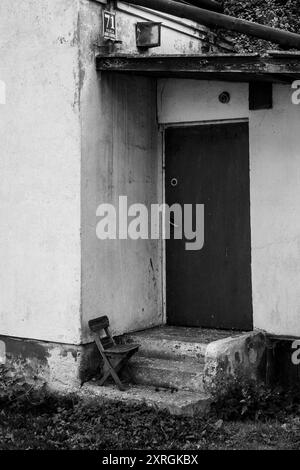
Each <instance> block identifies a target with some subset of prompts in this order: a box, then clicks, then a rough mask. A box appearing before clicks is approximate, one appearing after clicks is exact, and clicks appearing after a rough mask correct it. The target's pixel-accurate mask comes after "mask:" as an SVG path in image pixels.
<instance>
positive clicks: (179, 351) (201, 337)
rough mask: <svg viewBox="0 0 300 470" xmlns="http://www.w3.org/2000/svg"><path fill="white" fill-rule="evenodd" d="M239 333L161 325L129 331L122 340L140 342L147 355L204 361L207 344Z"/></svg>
mask: <svg viewBox="0 0 300 470" xmlns="http://www.w3.org/2000/svg"><path fill="white" fill-rule="evenodd" d="M235 334H239V333H236V332H229V331H225V330H211V329H205V328H185V327H172V326H160V327H155V328H151V329H148V330H144V331H138V332H135V333H129V334H126V335H124V336H123V338H122V341H124V342H134V343H139V344H140V345H141V348H140V350H139V354H141V355H143V356H146V357H158V358H162V359H164V358H165V359H172V360H180V361H182V360H186V359H188V360H189V359H190V358H193V359H196V360H198V361H199V362H204V358H205V352H206V348H207V345H208V344H209V343H210V342H212V341H216V340H218V339H223V338H226V337H228V336H232V335H235Z"/></svg>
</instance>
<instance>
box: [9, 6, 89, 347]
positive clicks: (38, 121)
mask: <svg viewBox="0 0 300 470" xmlns="http://www.w3.org/2000/svg"><path fill="white" fill-rule="evenodd" d="M77 20H78V1H77V0H51V1H47V0H1V2H0V31H1V42H0V56H1V65H0V80H2V81H3V82H5V84H6V104H0V141H1V147H0V218H1V230H0V260H1V262H0V286H1V293H0V333H1V334H2V335H12V336H15V337H26V338H37V339H44V340H48V341H57V342H63V343H78V342H79V341H80V123H79V103H78V93H77V90H78V37H77Z"/></svg>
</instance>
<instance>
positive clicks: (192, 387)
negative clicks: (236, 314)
mask: <svg viewBox="0 0 300 470" xmlns="http://www.w3.org/2000/svg"><path fill="white" fill-rule="evenodd" d="M228 336H232V332H228V331H221V330H205V329H201V328H183V327H169V326H162V327H156V328H152V329H149V330H144V331H140V332H137V333H132V334H127V335H124V336H123V337H121V338H119V339H118V341H119V342H121V343H130V342H134V343H139V344H140V349H139V352H138V353H137V354H136V355H135V356H133V357H132V358H131V360H130V369H131V372H132V376H133V379H134V384H131V385H130V386H129V389H128V390H127V391H125V392H120V391H119V390H118V389H117V388H116V387H115V385H107V386H104V387H99V386H97V384H96V383H95V382H94V383H93V382H90V383H89V384H86V385H85V387H87V389H88V391H89V393H91V394H96V395H97V396H98V397H102V398H105V399H106V400H111V401H124V402H127V403H146V404H148V405H149V406H152V407H156V408H158V409H164V410H167V411H169V412H170V413H172V414H175V415H187V416H193V415H194V414H195V413H204V412H206V411H207V410H208V409H209V404H210V397H209V396H207V394H206V393H205V392H204V386H203V372H204V365H205V352H206V348H207V345H208V344H209V343H210V342H212V341H216V340H218V339H223V338H226V337H228Z"/></svg>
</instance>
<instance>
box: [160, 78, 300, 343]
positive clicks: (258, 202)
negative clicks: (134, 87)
mask: <svg viewBox="0 0 300 470" xmlns="http://www.w3.org/2000/svg"><path fill="white" fill-rule="evenodd" d="M225 90H226V91H229V92H230V94H231V102H230V104H228V105H223V104H221V103H219V102H218V95H219V93H220V92H221V91H225ZM273 98H274V105H273V109H270V110H261V111H249V110H248V85H247V84H242V83H240V84H239V83H226V82H223V83H222V82H208V81H194V80H174V79H168V80H159V83H158V96H157V102H158V117H159V122H160V123H161V124H170V123H179V122H191V123H192V122H197V121H209V120H223V119H240V118H248V119H249V133H250V136H249V138H250V193H251V194H250V203H251V239H252V291H253V317H254V318H253V320H254V327H255V328H259V329H263V330H266V331H268V332H269V333H274V334H280V335H296V336H300V321H299V319H300V291H299V288H298V286H299V285H300V217H299V215H300V209H299V208H300V190H299V188H300V106H297V105H293V104H292V102H291V88H290V86H289V85H274V86H273Z"/></svg>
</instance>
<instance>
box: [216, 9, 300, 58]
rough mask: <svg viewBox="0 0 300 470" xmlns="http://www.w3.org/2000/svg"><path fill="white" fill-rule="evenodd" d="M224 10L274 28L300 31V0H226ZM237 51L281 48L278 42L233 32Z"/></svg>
mask: <svg viewBox="0 0 300 470" xmlns="http://www.w3.org/2000/svg"><path fill="white" fill-rule="evenodd" d="M223 3H224V12H225V13H226V14H227V15H231V16H234V17H236V18H242V19H245V20H248V21H253V22H255V23H260V24H264V25H268V26H272V27H274V28H279V29H283V30H286V31H291V32H294V33H300V15H299V12H300V0H247V1H242V0H224V1H223ZM232 37H233V38H234V40H235V47H236V51H237V52H264V51H266V50H268V49H280V47H279V46H278V45H277V44H272V43H270V42H267V41H263V40H259V39H255V38H253V37H250V36H246V35H242V34H235V33H232Z"/></svg>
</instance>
